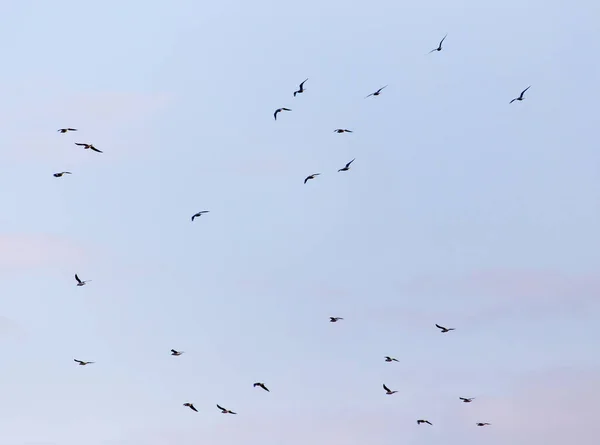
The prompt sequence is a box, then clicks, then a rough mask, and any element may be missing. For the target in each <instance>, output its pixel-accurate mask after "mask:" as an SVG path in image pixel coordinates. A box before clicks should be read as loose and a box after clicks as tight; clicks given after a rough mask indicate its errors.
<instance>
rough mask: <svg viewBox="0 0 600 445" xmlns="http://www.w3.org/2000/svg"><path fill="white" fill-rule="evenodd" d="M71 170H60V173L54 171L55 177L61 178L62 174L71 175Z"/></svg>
mask: <svg viewBox="0 0 600 445" xmlns="http://www.w3.org/2000/svg"><path fill="white" fill-rule="evenodd" d="M71 174H72V173H71V172H60V173H54V175H53V176H54V177H55V178H60V177H61V176H62V175H71Z"/></svg>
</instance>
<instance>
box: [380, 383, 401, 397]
mask: <svg viewBox="0 0 600 445" xmlns="http://www.w3.org/2000/svg"><path fill="white" fill-rule="evenodd" d="M383 389H385V393H386V395H388V396H391V395H392V394H395V393H397V392H398V391H392V390H390V388H388V387H387V386H385V383H384V384H383Z"/></svg>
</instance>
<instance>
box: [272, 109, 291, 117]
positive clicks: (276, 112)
mask: <svg viewBox="0 0 600 445" xmlns="http://www.w3.org/2000/svg"><path fill="white" fill-rule="evenodd" d="M282 111H292V110H290V109H289V108H285V107H283V108H277V109H276V110H275V113H274V114H273V117H274V118H275V120H277V114H278V113H281V112H282Z"/></svg>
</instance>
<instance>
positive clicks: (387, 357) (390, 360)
mask: <svg viewBox="0 0 600 445" xmlns="http://www.w3.org/2000/svg"><path fill="white" fill-rule="evenodd" d="M385 361H386V362H397V361H398V360H396V359H395V358H393V357H390V356H388V355H386V356H385Z"/></svg>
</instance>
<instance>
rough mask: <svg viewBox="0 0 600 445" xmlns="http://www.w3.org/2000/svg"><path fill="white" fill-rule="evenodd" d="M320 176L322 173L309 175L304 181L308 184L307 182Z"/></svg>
mask: <svg viewBox="0 0 600 445" xmlns="http://www.w3.org/2000/svg"><path fill="white" fill-rule="evenodd" d="M320 174H321V173H313V174H312V175H309V176H307V177H306V178H305V179H304V183H305V184H306V182H307V181H308V180H309V179H315V178H316V177H317V176H319V175H320Z"/></svg>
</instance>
